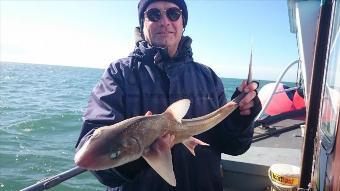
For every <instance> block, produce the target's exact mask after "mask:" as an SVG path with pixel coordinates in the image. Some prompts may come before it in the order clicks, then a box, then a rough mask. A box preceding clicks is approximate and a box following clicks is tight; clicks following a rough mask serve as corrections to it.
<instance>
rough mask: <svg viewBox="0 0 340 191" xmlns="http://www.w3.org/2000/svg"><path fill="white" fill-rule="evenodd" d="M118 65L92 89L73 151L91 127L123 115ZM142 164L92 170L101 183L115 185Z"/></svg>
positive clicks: (121, 76)
mask: <svg viewBox="0 0 340 191" xmlns="http://www.w3.org/2000/svg"><path fill="white" fill-rule="evenodd" d="M121 67H122V66H121V64H119V63H116V64H111V65H110V67H109V68H108V69H107V70H106V71H105V72H104V74H103V76H102V77H101V80H100V82H99V83H98V85H97V86H96V87H95V88H94V89H93V90H92V93H91V96H90V98H89V101H88V106H87V109H86V111H85V114H84V116H83V121H84V122H83V125H82V130H81V132H80V136H79V138H78V141H77V144H76V150H79V149H80V148H81V147H82V145H83V144H84V143H85V142H86V141H87V140H88V139H89V138H90V137H91V136H92V134H93V132H94V130H95V129H97V128H100V127H102V126H107V125H112V124H114V123H117V122H119V121H122V120H124V118H125V116H124V115H125V114H124V113H125V109H124V108H125V107H124V103H125V101H124V99H125V94H124V82H123V71H122V68H121ZM144 167H145V164H144V163H143V161H141V160H137V161H135V162H131V163H128V164H126V165H122V166H120V167H117V168H112V169H108V170H101V171H92V173H93V174H94V175H95V176H96V178H97V179H98V180H99V181H100V182H101V183H102V184H104V185H106V186H110V187H118V186H120V185H122V184H123V183H125V182H127V181H129V180H130V179H132V178H133V177H134V176H135V175H136V174H138V172H139V170H140V169H142V168H144Z"/></svg>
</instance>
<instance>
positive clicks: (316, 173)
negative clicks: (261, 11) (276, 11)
mask: <svg viewBox="0 0 340 191" xmlns="http://www.w3.org/2000/svg"><path fill="white" fill-rule="evenodd" d="M287 3H288V12H289V20H290V29H291V32H293V33H295V34H296V37H297V42H298V47H299V57H300V58H299V59H298V60H297V61H294V62H293V63H292V64H294V63H297V62H301V73H302V77H303V89H304V100H305V109H303V107H302V105H299V106H298V107H297V109H296V110H294V111H293V112H292V111H289V108H290V106H288V107H286V108H284V107H283V108H282V107H280V104H278V105H276V106H277V107H278V108H280V109H282V110H283V112H280V111H279V112H277V111H273V110H272V111H269V112H268V113H270V114H272V115H269V118H265V119H260V118H258V119H260V120H257V122H258V123H257V124H256V123H255V135H254V140H253V142H254V143H253V144H252V146H251V148H250V150H249V151H248V152H246V153H245V154H243V155H241V156H237V157H230V156H227V155H222V159H223V160H222V169H223V174H224V184H225V185H224V188H225V190H226V191H227V190H254V191H257V190H332V191H333V190H334V191H339V190H340V130H339V114H340V112H339V108H340V80H339V77H338V76H339V74H340V61H339V59H340V58H339V55H340V2H339V1H338V0H324V1H311V0H307V1H300V0H288V1H287ZM292 64H291V65H292ZM291 65H289V66H288V67H287V68H289V67H290V66H291ZM282 75H284V73H283V74H282ZM280 79H281V78H279V79H278V81H277V82H276V87H280V86H281V90H284V89H286V88H282V87H283V85H282V84H280V83H281V82H280V81H279V80H280ZM276 87H275V88H274V89H276ZM298 88H299V87H298ZM275 92H276V91H275V90H273V93H275ZM279 92H280V91H279ZM281 94H282V91H281ZM283 95H284V94H283ZM278 97H280V98H279V100H283V101H284V102H285V103H287V98H285V97H284V96H282V95H281V96H278ZM271 98H272V96H271ZM275 103H278V102H277V101H274V103H272V104H275ZM300 103H301V102H300ZM264 105H265V107H264V110H266V105H267V103H265V104H264ZM299 107H300V109H298V108H299ZM274 109H275V107H274ZM304 111H305V112H304ZM263 112H265V111H262V113H263ZM304 114H305V116H306V118H305V119H303V118H301V117H302V116H303V115H304ZM261 115H262V114H261ZM275 163H281V164H288V165H294V166H298V167H299V168H300V173H299V182H298V184H297V185H296V186H295V187H294V188H293V187H291V188H290V189H287V187H286V188H284V185H283V186H282V187H280V188H278V187H277V186H276V185H274V184H273V180H272V179H271V177H270V173H269V172H270V167H271V166H272V165H274V164H275ZM242 180H246V181H247V184H244V183H243V181H242Z"/></svg>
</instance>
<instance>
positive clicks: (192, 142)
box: [182, 137, 209, 156]
mask: <svg viewBox="0 0 340 191" xmlns="http://www.w3.org/2000/svg"><path fill="white" fill-rule="evenodd" d="M182 143H183V144H184V145H185V146H186V147H187V149H188V150H189V151H190V152H191V154H192V155H194V156H195V147H196V146H197V145H204V146H209V144H207V143H205V142H203V141H201V140H199V139H196V138H195V137H189V138H187V139H185V140H184V141H183V142H182Z"/></svg>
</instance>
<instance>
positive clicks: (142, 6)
mask: <svg viewBox="0 0 340 191" xmlns="http://www.w3.org/2000/svg"><path fill="white" fill-rule="evenodd" d="M156 1H167V2H171V3H174V4H176V5H177V6H178V7H179V8H180V9H181V10H182V14H183V15H182V17H183V27H184V28H185V26H186V25H187V22H188V9H187V5H186V4H185V1H184V0H140V1H139V3H138V17H139V26H140V27H141V30H143V21H144V12H145V11H146V8H147V7H148V6H149V5H150V4H151V3H153V2H156Z"/></svg>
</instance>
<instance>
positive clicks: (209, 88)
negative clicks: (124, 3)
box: [77, 0, 261, 191]
mask: <svg viewBox="0 0 340 191" xmlns="http://www.w3.org/2000/svg"><path fill="white" fill-rule="evenodd" d="M138 13H139V21H140V30H138V34H137V36H138V38H137V39H138V40H137V42H136V47H135V50H134V51H133V53H132V54H131V55H130V56H129V57H127V58H123V59H120V60H117V61H116V62H113V63H111V65H110V66H109V68H108V69H107V70H106V71H105V72H104V74H103V76H102V78H101V81H100V83H99V84H98V85H97V86H96V88H95V89H94V90H93V92H92V94H91V97H90V99H89V103H88V108H87V111H86V113H85V114H84V124H83V127H82V131H81V134H80V137H79V140H78V143H77V147H78V149H79V148H80V147H81V146H82V145H83V144H84V142H86V140H88V139H89V138H90V137H91V135H92V133H93V131H94V129H96V128H100V127H102V126H105V125H112V124H114V123H117V122H119V121H122V120H124V119H127V118H131V117H134V116H137V115H144V114H146V113H147V112H148V111H151V112H152V113H154V114H158V113H162V112H163V111H165V109H166V108H167V107H168V106H169V105H170V104H171V103H173V102H175V101H177V100H179V99H184V98H186V99H190V101H191V105H190V108H189V111H188V113H187V115H186V116H185V118H193V117H199V116H202V115H205V114H207V113H210V112H212V111H214V110H216V109H218V108H219V107H221V106H222V105H224V104H225V103H226V98H225V94H224V88H223V85H222V82H221V80H220V79H219V78H218V77H217V75H216V74H215V73H214V71H213V70H212V69H210V68H209V67H207V66H204V65H202V64H199V63H196V62H194V61H193V58H192V50H191V39H190V38H189V37H186V36H183V31H184V28H185V26H186V24H187V22H188V11H187V7H186V3H185V2H184V0H162V1H159V0H141V1H140V2H139V4H138ZM256 88H257V85H256V84H255V83H251V84H249V85H247V84H246V83H242V85H241V86H240V87H239V88H238V90H236V91H235V93H234V95H233V97H235V96H236V95H238V94H240V93H241V91H245V92H248V94H247V96H246V97H245V98H244V99H243V100H242V101H241V103H240V107H239V108H238V109H237V110H236V111H234V112H233V113H232V114H231V115H230V116H228V117H227V118H226V119H225V120H223V121H222V122H221V123H220V124H218V125H217V126H216V127H214V128H212V129H211V130H209V131H207V132H205V133H202V134H200V135H198V136H196V137H197V138H198V139H200V140H202V141H204V142H206V143H208V144H209V145H210V146H197V147H196V149H195V153H196V156H192V154H191V153H190V152H189V151H188V150H187V149H186V148H185V147H184V146H183V145H182V144H176V145H173V138H174V137H173V136H172V135H165V136H163V137H160V138H159V139H157V141H155V143H153V144H154V146H155V147H156V148H160V149H161V148H162V147H163V146H168V147H170V148H171V147H172V150H171V151H172V157H173V165H174V172H175V177H176V181H177V185H176V188H174V187H172V186H170V185H169V184H168V183H167V182H165V181H164V180H163V179H162V178H161V177H160V176H159V175H158V174H157V173H156V172H155V171H154V170H153V169H152V168H151V167H150V166H149V165H148V164H147V163H146V162H145V161H144V159H143V158H140V159H138V160H136V161H133V162H130V163H128V164H125V165H122V166H119V167H117V168H114V169H108V170H103V171H96V172H93V174H94V175H95V176H96V177H97V178H98V180H99V181H100V182H101V183H103V184H104V185H107V186H108V190H124V191H130V190H141V191H163V190H164V191H165V190H177V191H191V190H192V191H196V190H204V191H210V190H211V191H218V190H223V188H222V178H221V174H220V161H221V153H226V154H230V155H239V154H242V153H244V152H245V151H246V150H247V149H248V148H249V147H250V144H251V138H252V135H253V129H252V127H251V123H252V120H253V119H254V117H255V116H256V114H257V113H258V112H259V110H260V109H261V104H260V102H259V99H258V97H257V96H256V92H255V89H256ZM148 114H149V112H148Z"/></svg>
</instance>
